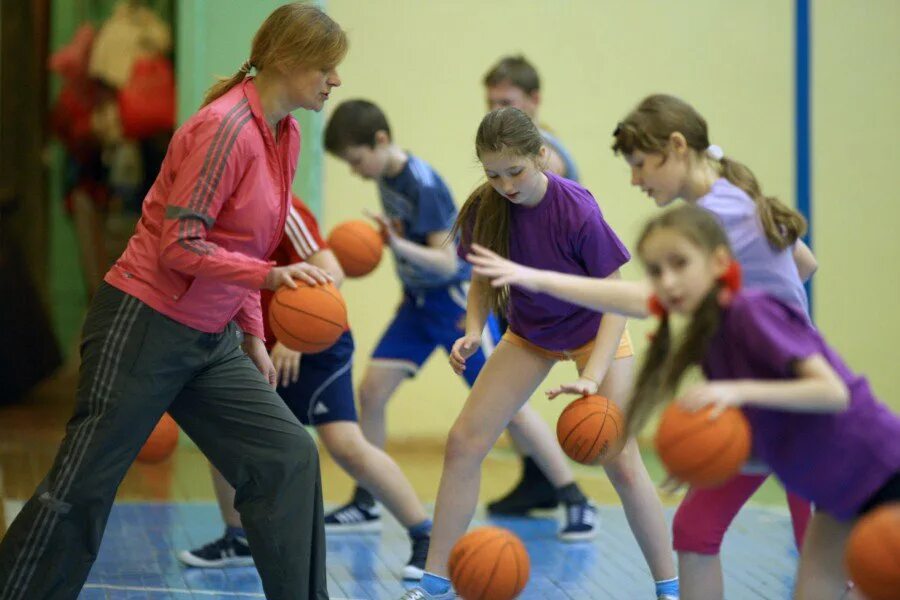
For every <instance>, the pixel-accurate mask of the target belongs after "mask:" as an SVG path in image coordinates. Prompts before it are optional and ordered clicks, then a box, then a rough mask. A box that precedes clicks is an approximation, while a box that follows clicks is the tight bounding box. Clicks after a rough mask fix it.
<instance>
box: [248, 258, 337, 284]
mask: <svg viewBox="0 0 900 600" xmlns="http://www.w3.org/2000/svg"><path fill="white" fill-rule="evenodd" d="M295 279H299V280H300V281H303V282H305V283H308V284H309V285H320V284H323V283H329V282H331V281H333V278H332V277H331V275H329V274H328V273H326V272H325V271H323V270H322V269H320V268H319V267H314V266H313V265H311V264H309V263H305V262H299V263H294V264H292V265H287V266H284V267H272V270H271V271H269V274H268V275H266V280H265V282H264V283H263V289H266V290H272V291H275V290H277V289H278V288H280V287H281V286H283V285H286V286H287V287H289V288H291V289H292V290H296V289H297V284H296V283H295V282H294V280H295Z"/></svg>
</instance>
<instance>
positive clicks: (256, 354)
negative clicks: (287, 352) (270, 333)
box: [241, 333, 278, 387]
mask: <svg viewBox="0 0 900 600" xmlns="http://www.w3.org/2000/svg"><path fill="white" fill-rule="evenodd" d="M241 347H242V348H243V349H244V352H245V353H246V354H247V356H249V357H250V360H252V361H253V364H254V365H256V368H257V369H259V372H260V373H262V374H263V376H265V378H266V379H267V380H268V382H269V385H271V386H272V387H275V386H276V385H277V384H278V380H277V378H276V373H275V366H274V365H273V364H272V359H270V358H269V353H268V352H266V345H265V343H263V341H262V340H261V339H259V338H258V337H256V336H255V335H250V334H249V333H245V334H244V343H243V344H241Z"/></svg>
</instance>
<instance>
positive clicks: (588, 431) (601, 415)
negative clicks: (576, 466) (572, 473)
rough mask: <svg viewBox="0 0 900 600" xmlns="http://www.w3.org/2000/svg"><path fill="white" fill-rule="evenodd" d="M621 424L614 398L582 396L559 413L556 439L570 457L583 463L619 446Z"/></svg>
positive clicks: (609, 454) (611, 454) (608, 454)
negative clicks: (611, 400) (612, 399)
mask: <svg viewBox="0 0 900 600" xmlns="http://www.w3.org/2000/svg"><path fill="white" fill-rule="evenodd" d="M624 424H625V419H624V418H623V417H622V412H621V411H620V410H619V407H618V406H616V405H615V403H614V402H610V401H609V400H607V399H606V398H604V397H603V396H583V397H581V398H578V399H577V400H573V401H572V402H571V403H570V404H569V405H568V406H567V407H566V408H565V410H563V411H562V414H560V415H559V420H558V421H557V422H556V439H558V440H559V445H560V446H562V449H563V452H565V453H566V456H568V457H569V458H571V459H572V460H574V461H576V462H580V463H583V464H586V465H588V464H596V463H598V462H599V463H603V462H606V461H607V460H609V459H611V458H613V457H614V456H616V455H617V454H618V453H619V451H620V450H622V446H623V445H624V437H623V434H624V433H625V432H624Z"/></svg>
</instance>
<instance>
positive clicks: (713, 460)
mask: <svg viewBox="0 0 900 600" xmlns="http://www.w3.org/2000/svg"><path fill="white" fill-rule="evenodd" d="M711 410H712V408H711V407H710V408H706V409H704V410H700V411H697V412H693V413H692V412H688V411H686V410H684V409H683V408H681V407H679V406H678V405H677V404H674V403H673V404H670V405H669V406H668V408H666V410H665V411H664V412H663V415H662V419H661V420H660V424H659V430H658V431H657V432H656V451H657V453H658V454H659V458H660V460H662V462H663V465H665V467H666V470H667V471H668V472H669V474H671V475H672V476H673V477H675V478H677V479H680V480H681V481H684V482H685V483H688V484H690V485H692V486H695V487H698V488H702V487H715V486H717V485H720V484H722V483H725V482H726V481H728V480H729V479H731V478H732V477H734V476H735V475H737V474H738V472H739V471H740V469H741V466H742V465H743V464H744V463H745V462H747V459H748V458H749V456H750V441H751V439H750V424H749V423H748V422H747V419H746V417H744V414H743V413H742V412H741V411H740V410H738V409H736V408H729V409H726V410H725V411H724V412H723V413H722V414H721V415H719V417H718V418H717V419H712V420H711V419H710V418H709V413H710V411H711Z"/></svg>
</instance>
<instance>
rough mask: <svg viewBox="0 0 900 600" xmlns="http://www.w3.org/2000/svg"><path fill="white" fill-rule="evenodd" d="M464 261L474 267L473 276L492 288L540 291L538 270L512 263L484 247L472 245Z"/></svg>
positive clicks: (539, 273) (539, 272)
mask: <svg viewBox="0 0 900 600" xmlns="http://www.w3.org/2000/svg"><path fill="white" fill-rule="evenodd" d="M466 260H467V261H468V262H469V263H471V264H472V266H473V267H474V269H473V271H474V272H475V274H476V275H480V276H482V277H484V278H485V279H487V280H488V281H490V282H491V285H492V286H493V287H503V286H505V285H515V286H518V287H521V288H525V289H526V290H531V291H534V292H536V291H540V290H539V287H540V276H541V271H540V270H538V269H532V268H530V267H525V266H523V265H520V264H519V263H514V262H513V261H511V260H507V259H505V258H503V257H502V256H500V255H499V254H497V253H495V252H491V251H490V250H488V249H487V248H485V247H484V246H480V245H478V244H472V248H471V251H470V252H469V254H467V255H466Z"/></svg>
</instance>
